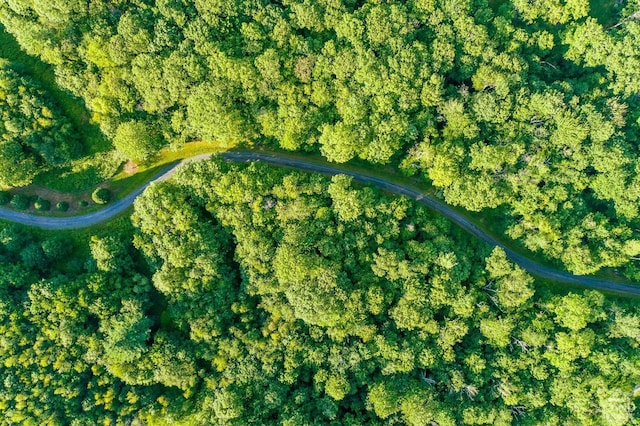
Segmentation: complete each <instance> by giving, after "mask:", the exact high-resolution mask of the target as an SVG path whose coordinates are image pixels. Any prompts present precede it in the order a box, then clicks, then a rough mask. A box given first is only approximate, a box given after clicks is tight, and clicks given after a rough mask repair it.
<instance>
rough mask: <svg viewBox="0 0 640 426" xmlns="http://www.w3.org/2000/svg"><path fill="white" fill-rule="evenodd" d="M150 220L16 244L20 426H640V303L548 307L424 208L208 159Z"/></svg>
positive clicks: (137, 216)
mask: <svg viewBox="0 0 640 426" xmlns="http://www.w3.org/2000/svg"><path fill="white" fill-rule="evenodd" d="M133 223H134V225H135V232H134V236H133V237H132V235H131V233H130V232H128V231H127V232H121V233H113V232H106V233H105V234H104V235H99V236H95V237H93V238H91V240H90V242H88V243H87V246H88V247H87V246H84V247H76V252H75V253H74V255H73V256H70V253H69V249H70V247H71V246H72V245H71V244H70V242H69V241H65V240H64V239H61V237H56V238H44V239H43V238H40V237H37V236H35V235H31V234H30V232H28V231H26V230H24V229H22V228H18V227H15V226H4V227H3V229H2V230H1V231H0V268H1V269H2V274H0V276H1V277H2V278H1V279H0V335H1V336H2V339H0V375H1V376H2V377H3V386H2V388H1V389H0V393H1V397H0V412H2V413H3V418H4V423H7V424H15V423H21V424H38V423H43V422H46V423H47V424H72V425H84V424H131V422H135V421H137V420H141V421H147V422H150V423H151V424H156V423H158V424H162V422H166V423H171V422H180V421H183V422H184V423H185V424H220V425H222V424H225V425H246V424H283V425H296V426H298V425H312V424H336V425H338V424H340V425H344V424H353V425H357V424H371V425H378V424H379V425H383V424H410V425H425V424H438V425H441V426H445V425H451V426H453V425H458V424H469V425H473V424H476V425H480V424H486V425H508V424H512V423H516V422H517V423H518V424H531V425H533V424H545V425H568V424H576V425H577V424H580V425H620V426H622V425H625V424H629V422H632V421H633V420H632V419H633V418H634V415H635V412H636V411H635V410H636V409H635V405H634V398H633V387H634V386H635V385H636V384H638V383H640V350H639V348H640V328H639V326H638V324H640V310H639V309H638V305H637V304H632V303H623V302H621V301H617V302H615V301H613V300H611V299H606V298H605V297H604V296H603V295H601V294H600V293H597V292H592V291H586V292H570V293H567V294H564V295H559V294H554V293H552V292H549V290H548V289H546V288H545V287H542V286H540V285H539V283H536V282H534V279H533V278H532V277H530V276H529V275H528V274H527V273H526V272H525V271H523V270H521V269H520V268H518V267H516V266H514V265H513V264H511V263H510V262H509V261H508V260H507V259H506V257H505V255H504V253H503V252H502V251H500V250H499V249H495V250H491V249H490V248H489V247H486V246H483V245H481V244H480V243H478V242H477V241H476V240H473V239H472V238H470V237H469V236H468V235H467V234H466V233H464V232H463V231H461V230H459V229H457V228H455V227H453V226H452V225H451V224H450V223H449V222H447V221H446V220H444V219H442V218H441V217H437V216H435V215H434V214H433V213H430V212H429V211H428V210H426V208H424V207H422V206H420V205H417V204H415V203H413V202H411V201H409V200H408V199H405V198H400V197H388V196H383V195H381V194H380V193H379V192H377V191H376V190H373V189H371V188H361V187H357V186H354V185H353V184H352V183H351V182H350V178H347V177H345V176H336V177H334V178H332V179H329V178H326V177H322V176H319V175H311V174H304V173H300V172H293V171H283V170H279V169H274V168H269V167H266V166H264V165H260V164H252V165H250V166H245V165H233V164H229V163H225V162H223V161H222V160H213V161H209V162H205V163H199V164H193V165H191V166H189V168H188V169H186V170H183V172H182V173H180V175H179V176H178V177H177V178H176V179H174V180H173V181H170V182H163V183H160V184H155V185H153V186H152V187H150V188H149V190H148V191H146V192H145V194H144V195H143V196H142V198H140V199H139V200H138V201H137V202H136V205H135V213H134V215H133ZM83 253H84V254H83ZM143 256H144V258H146V259H147V261H148V263H146V262H144V261H143Z"/></svg>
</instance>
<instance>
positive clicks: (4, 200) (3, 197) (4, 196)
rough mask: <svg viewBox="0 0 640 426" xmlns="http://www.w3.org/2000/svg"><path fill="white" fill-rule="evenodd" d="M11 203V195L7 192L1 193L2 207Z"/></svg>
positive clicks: (0, 202)
mask: <svg viewBox="0 0 640 426" xmlns="http://www.w3.org/2000/svg"><path fill="white" fill-rule="evenodd" d="M9 201H11V193H9V192H7V191H0V206H4V205H5V204H8V203H9Z"/></svg>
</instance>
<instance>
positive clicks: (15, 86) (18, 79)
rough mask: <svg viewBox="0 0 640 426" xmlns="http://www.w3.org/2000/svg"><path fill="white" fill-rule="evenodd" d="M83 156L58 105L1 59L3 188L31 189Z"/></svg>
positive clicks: (0, 162) (0, 160)
mask: <svg viewBox="0 0 640 426" xmlns="http://www.w3.org/2000/svg"><path fill="white" fill-rule="evenodd" d="M81 154H82V144H81V143H80V141H79V139H78V136H77V133H76V131H75V130H74V129H73V126H72V125H71V123H70V122H69V121H68V120H67V118H66V117H65V116H64V115H63V114H62V113H61V112H60V110H59V108H58V107H57V105H56V104H55V102H54V101H53V100H52V99H51V98H50V97H48V96H47V94H46V92H45V91H44V90H43V89H41V88H40V87H39V86H38V84H37V83H36V82H34V81H33V80H32V79H30V78H28V77H26V76H24V75H21V74H20V73H18V72H17V71H16V70H15V69H13V68H12V66H11V63H9V62H7V61H5V60H2V59H1V58H0V187H11V186H22V185H27V184H29V183H31V181H32V179H33V178H34V177H35V176H36V175H37V174H39V173H42V172H43V171H45V170H47V169H48V168H51V167H56V166H64V165H67V164H69V162H70V161H71V160H72V159H73V158H77V157H78V156H79V155H81Z"/></svg>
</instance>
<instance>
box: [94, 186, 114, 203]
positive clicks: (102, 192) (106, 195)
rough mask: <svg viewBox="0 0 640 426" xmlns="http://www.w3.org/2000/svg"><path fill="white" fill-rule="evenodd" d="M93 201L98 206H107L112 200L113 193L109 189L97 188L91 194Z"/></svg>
mask: <svg viewBox="0 0 640 426" xmlns="http://www.w3.org/2000/svg"><path fill="white" fill-rule="evenodd" d="M91 199H92V200H93V202H94V203H96V204H107V203H108V202H109V201H110V200H111V191H109V190H108V189H107V188H96V189H95V190H94V191H93V193H92V194H91Z"/></svg>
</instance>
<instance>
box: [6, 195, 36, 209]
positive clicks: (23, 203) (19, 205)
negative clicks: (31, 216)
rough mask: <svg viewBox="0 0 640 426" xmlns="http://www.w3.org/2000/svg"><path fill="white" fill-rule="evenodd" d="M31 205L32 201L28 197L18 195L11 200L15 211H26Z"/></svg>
mask: <svg viewBox="0 0 640 426" xmlns="http://www.w3.org/2000/svg"><path fill="white" fill-rule="evenodd" d="M30 204H31V200H30V199H29V197H27V196H26V195H22V194H16V195H14V196H13V198H12V199H11V206H12V207H13V208H14V209H18V210H26V209H28V208H29V205H30Z"/></svg>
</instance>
